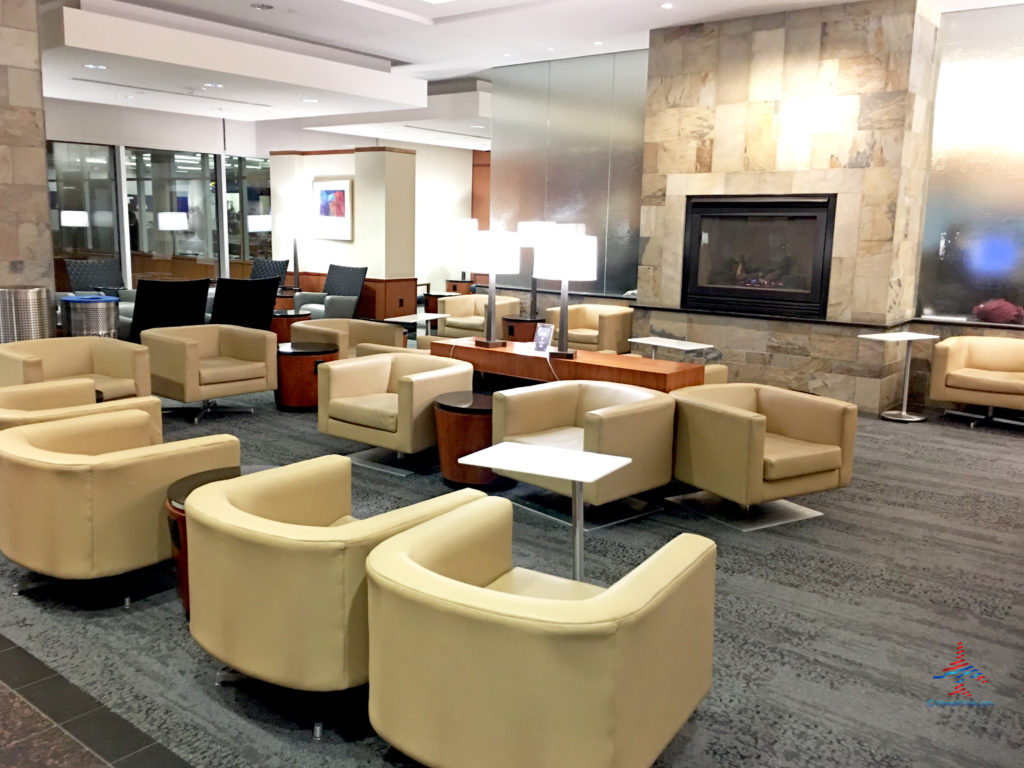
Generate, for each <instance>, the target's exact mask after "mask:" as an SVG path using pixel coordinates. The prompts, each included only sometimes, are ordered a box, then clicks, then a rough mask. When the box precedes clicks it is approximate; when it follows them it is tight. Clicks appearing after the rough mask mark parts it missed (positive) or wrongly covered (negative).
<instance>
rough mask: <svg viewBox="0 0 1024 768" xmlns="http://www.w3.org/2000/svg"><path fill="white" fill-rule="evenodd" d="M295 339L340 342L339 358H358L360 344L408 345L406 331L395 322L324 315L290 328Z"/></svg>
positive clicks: (292, 337)
mask: <svg viewBox="0 0 1024 768" xmlns="http://www.w3.org/2000/svg"><path fill="white" fill-rule="evenodd" d="M291 333H292V336H291V340H292V341H307V342H308V341H313V342H324V343H327V344H337V345H338V357H355V354H356V345H358V344H383V345H386V346H389V347H404V346H405V330H404V329H403V328H402V326H400V325H396V324H395V323H378V322H374V321H373V320H349V319H345V318H333V317H328V318H323V319H321V320H303V321H302V322H299V323H294V324H293V325H292V327H291Z"/></svg>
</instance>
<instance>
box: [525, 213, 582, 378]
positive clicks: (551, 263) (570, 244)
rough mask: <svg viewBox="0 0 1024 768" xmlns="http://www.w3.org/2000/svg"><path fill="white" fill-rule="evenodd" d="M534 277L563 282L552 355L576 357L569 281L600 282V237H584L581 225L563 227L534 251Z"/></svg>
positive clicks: (553, 231)
mask: <svg viewBox="0 0 1024 768" xmlns="http://www.w3.org/2000/svg"><path fill="white" fill-rule="evenodd" d="M533 276H534V277H536V278H537V279H539V280H560V281H561V283H562V292H561V298H560V305H559V306H560V307H561V311H560V312H559V320H558V350H557V351H556V352H551V353H550V356H551V357H556V358H573V357H576V350H575V349H569V281H570V280H575V281H578V282H589V281H592V280H596V279H597V238H596V237H594V236H593V235H585V234H583V227H582V226H581V225H579V224H559V225H558V226H556V227H555V228H554V229H553V230H552V231H551V233H550V234H549V235H548V236H547V237H545V238H544V239H543V240H542V241H541V242H540V244H539V245H538V246H537V247H536V248H535V249H534V260H533Z"/></svg>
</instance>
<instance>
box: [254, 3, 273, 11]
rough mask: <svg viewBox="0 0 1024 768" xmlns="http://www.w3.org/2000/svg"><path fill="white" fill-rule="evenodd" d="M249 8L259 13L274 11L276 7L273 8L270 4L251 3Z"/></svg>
mask: <svg viewBox="0 0 1024 768" xmlns="http://www.w3.org/2000/svg"><path fill="white" fill-rule="evenodd" d="M249 7H250V8H255V9H256V10H257V11H272V10H274V6H272V5H271V4H270V3H250V4H249Z"/></svg>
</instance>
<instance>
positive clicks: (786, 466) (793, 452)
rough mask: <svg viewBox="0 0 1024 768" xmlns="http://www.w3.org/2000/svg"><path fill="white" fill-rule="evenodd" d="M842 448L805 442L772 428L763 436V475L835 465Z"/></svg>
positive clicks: (805, 472) (771, 477)
mask: <svg viewBox="0 0 1024 768" xmlns="http://www.w3.org/2000/svg"><path fill="white" fill-rule="evenodd" d="M841 464H842V452H841V451H840V450H839V446H838V445H824V444H823V443H809V442H807V441H806V440H797V439H796V438H793V437H784V436H783V435H776V434H774V433H772V432H766V433H765V436H764V479H765V480H783V479H785V478H787V477H798V476H800V475H809V474H812V473H813V472H827V471H828V470H830V469H839V467H840V465H841Z"/></svg>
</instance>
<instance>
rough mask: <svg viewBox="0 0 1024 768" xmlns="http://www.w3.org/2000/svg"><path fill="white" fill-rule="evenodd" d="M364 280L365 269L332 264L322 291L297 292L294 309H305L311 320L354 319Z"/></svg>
mask: <svg viewBox="0 0 1024 768" xmlns="http://www.w3.org/2000/svg"><path fill="white" fill-rule="evenodd" d="M365 279H366V267H343V266H341V265H340V264H332V265H331V266H330V268H329V269H328V270H327V279H326V280H325V281H324V289H323V291H321V292H319V293H313V292H311V291H299V292H298V293H296V294H295V309H305V310H307V311H308V312H310V313H311V319H313V320H319V319H321V318H324V317H355V314H356V305H357V304H358V303H359V294H360V293H362V290H363V281H364V280H365Z"/></svg>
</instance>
